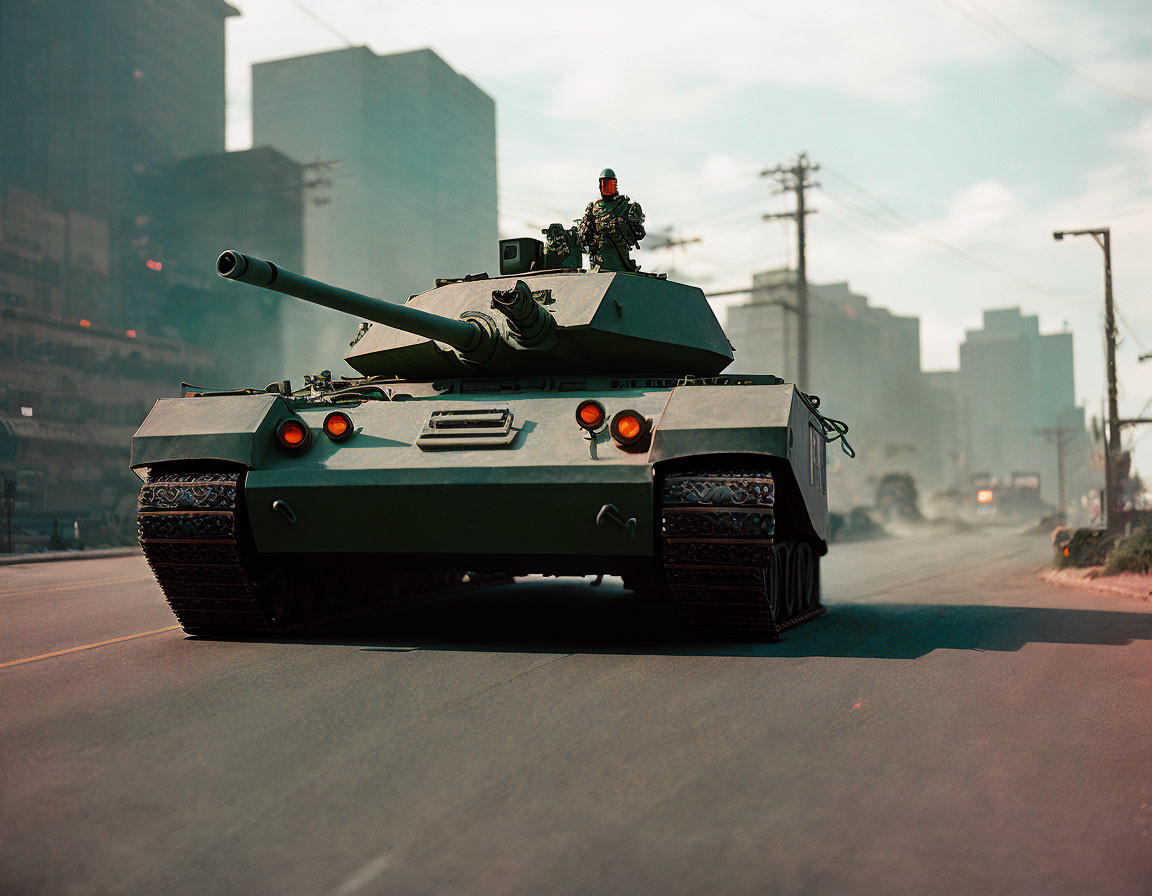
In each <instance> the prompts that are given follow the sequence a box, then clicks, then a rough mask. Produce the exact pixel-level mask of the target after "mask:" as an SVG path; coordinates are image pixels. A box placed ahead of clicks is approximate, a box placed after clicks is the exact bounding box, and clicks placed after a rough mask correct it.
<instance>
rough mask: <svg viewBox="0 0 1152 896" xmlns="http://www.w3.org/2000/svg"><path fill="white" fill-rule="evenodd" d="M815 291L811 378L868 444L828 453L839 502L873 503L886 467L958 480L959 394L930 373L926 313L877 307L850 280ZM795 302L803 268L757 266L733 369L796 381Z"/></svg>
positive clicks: (941, 481) (733, 333) (737, 313)
mask: <svg viewBox="0 0 1152 896" xmlns="http://www.w3.org/2000/svg"><path fill="white" fill-rule="evenodd" d="M808 301H809V307H808V311H809V322H808V332H809V352H808V358H809V361H808V369H809V378H810V382H809V383H807V384H806V385H805V388H806V389H807V390H808V391H810V392H813V393H815V394H817V395H819V396H820V397H821V398H822V400H823V403H822V405H821V409H822V410H824V411H825V412H826V413H828V414H830V415H831V416H833V417H838V418H843V419H844V420H845V421H846V422H847V423H848V424H849V426H850V427H851V432H850V434H849V439H850V441H851V442H852V444H853V445H855V446H857V447H859V448H861V449H862V450H861V452H860V456H859V457H858V458H857V459H856V460H843V459H842V458H841V455H840V454H839V453H838V452H836V451H833V452H832V453H830V454H829V456H828V461H829V481H830V483H831V484H832V485H833V486H834V488H832V489H831V490H830V494H831V495H832V500H833V502H834V504H835V505H836V509H845V508H846V507H849V506H852V505H856V504H869V503H871V501H872V496H873V491H874V488H875V485H876V483H877V482H878V481H879V478H880V477H882V476H883V475H885V474H886V473H911V474H912V475H913V476H914V477H915V478H916V480H917V482H918V483H919V485H920V488H921V490H923V491H930V490H932V489H936V488H940V487H942V486H944V485H947V484H949V482H950V479H951V478H952V475H953V470H952V462H951V458H950V457H949V449H950V444H951V443H950V439H951V434H952V432H953V418H952V414H953V411H952V408H953V404H954V400H953V398H952V396H951V395H950V394H949V393H947V392H945V391H942V390H940V389H938V388H936V387H935V386H934V385H933V384H931V383H930V382H928V380H926V379H925V378H924V377H923V376H922V375H921V372H920V320H919V318H916V317H904V316H900V315H896V314H893V313H892V312H890V311H888V310H887V309H885V308H876V307H873V306H872V305H869V304H868V299H867V298H866V297H865V296H862V295H860V294H858V293H855V292H853V291H852V290H851V289H850V288H849V286H848V284H847V283H827V284H818V283H811V284H809V286H808ZM795 307H796V274H795V272H794V271H789V270H777V271H765V272H762V273H758V274H755V275H754V276H753V291H752V296H751V300H750V301H749V302H748V303H746V304H743V305H735V306H733V307H731V308H729V309H728V327H727V331H728V334H729V338H730V339H731V340H732V344H733V347H734V348H735V356H736V358H735V362H734V363H733V365H732V370H734V371H738V372H741V373H771V374H775V375H776V376H780V377H782V378H783V379H785V380H786V381H788V382H796V379H797V352H796V339H797V327H796V313H795V310H794V309H795Z"/></svg>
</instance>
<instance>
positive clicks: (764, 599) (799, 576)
mask: <svg viewBox="0 0 1152 896" xmlns="http://www.w3.org/2000/svg"><path fill="white" fill-rule="evenodd" d="M661 495H662V506H661V550H662V556H663V560H664V576H665V580H666V582H667V588H668V592H669V594H670V595H671V597H672V599H673V601H674V602H675V604H676V608H677V611H678V612H679V614H680V618H681V621H682V622H683V623H684V625H685V627H686V628H687V629H688V632H689V634H690V635H691V636H692V637H693V638H698V639H701V640H721V641H758V642H763V641H776V640H779V634H780V632H782V631H784V630H785V629H788V628H791V627H793V626H796V625H800V624H801V623H803V622H808V621H809V620H811V619H815V618H816V617H817V616H819V615H821V614H822V613H823V612H824V608H823V607H822V606H820V583H819V560H818V558H817V555H816V551H815V549H814V547H813V545H812V544H810V543H809V542H806V541H800V540H796V539H777V538H776V537H775V534H776V531H775V522H776V521H775V516H774V507H775V502H776V490H775V483H774V482H773V480H772V476H771V474H770V473H768V472H766V471H763V470H760V471H755V470H717V471H710V470H701V471H684V472H676V473H669V474H668V475H666V476H665V477H664V481H663V484H662V488H661Z"/></svg>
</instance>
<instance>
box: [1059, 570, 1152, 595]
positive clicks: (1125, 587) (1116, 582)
mask: <svg viewBox="0 0 1152 896" xmlns="http://www.w3.org/2000/svg"><path fill="white" fill-rule="evenodd" d="M1040 578H1042V579H1043V580H1044V581H1045V582H1049V583H1051V584H1053V585H1063V586H1065V587H1073V588H1089V589H1091V590H1092V591H1099V592H1100V593H1102V594H1117V595H1120V596H1122V597H1135V598H1138V599H1139V600H1152V573H1149V574H1141V573H1138V572H1121V573H1117V574H1116V575H1114V576H1106V575H1104V567H1103V566H1086V567H1082V568H1076V567H1069V568H1068V569H1042V570H1040Z"/></svg>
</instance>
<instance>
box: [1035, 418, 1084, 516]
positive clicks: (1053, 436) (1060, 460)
mask: <svg viewBox="0 0 1152 896" xmlns="http://www.w3.org/2000/svg"><path fill="white" fill-rule="evenodd" d="M1034 432H1035V433H1036V435H1038V436H1044V438H1045V439H1047V440H1048V441H1050V442H1054V443H1055V444H1056V481H1057V483H1058V484H1059V488H1060V523H1061V524H1064V523H1066V522H1067V520H1068V516H1067V506H1068V505H1067V503H1066V502H1065V499H1064V446H1065V444H1066V443H1067V440H1068V439H1071V438H1072V436H1073V435H1074V433H1073V432H1072V430H1070V429H1065V428H1064V427H1063V426H1061V425H1060V424H1059V423H1057V424H1056V425H1055V426H1049V427H1045V428H1044V429H1037V430H1034Z"/></svg>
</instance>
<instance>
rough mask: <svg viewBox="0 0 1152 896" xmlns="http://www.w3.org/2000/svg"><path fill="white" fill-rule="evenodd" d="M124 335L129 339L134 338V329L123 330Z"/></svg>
mask: <svg viewBox="0 0 1152 896" xmlns="http://www.w3.org/2000/svg"><path fill="white" fill-rule="evenodd" d="M124 335H125V336H127V337H128V338H129V339H135V338H136V331H135V330H125V331H124Z"/></svg>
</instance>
